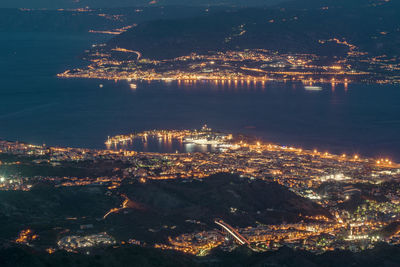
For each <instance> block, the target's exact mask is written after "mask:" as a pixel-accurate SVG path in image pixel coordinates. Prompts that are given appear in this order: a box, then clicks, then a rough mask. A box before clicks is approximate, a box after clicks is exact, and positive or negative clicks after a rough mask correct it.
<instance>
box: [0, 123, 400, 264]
mask: <svg viewBox="0 0 400 267" xmlns="http://www.w3.org/2000/svg"><path fill="white" fill-rule="evenodd" d="M151 136H155V137H157V138H161V139H162V140H165V141H166V142H171V140H173V139H177V140H180V142H189V143H192V144H196V145H198V146H212V147H214V148H215V150H214V152H210V151H207V152H195V153H186V152H178V153H155V152H137V151H131V150H128V149H126V148H124V146H123V144H124V143H126V142H130V141H131V140H133V139H134V138H139V139H141V140H142V141H143V142H146V140H148V138H150V137H151ZM106 144H107V146H109V147H108V148H107V149H106V150H92V149H83V148H59V147H58V148H57V147H46V146H36V145H30V144H25V143H19V142H8V141H0V151H1V153H5V154H12V155H17V156H29V159H30V160H31V163H30V164H40V166H63V165H65V164H71V163H74V164H79V163H80V162H84V163H85V164H101V162H103V161H104V160H106V161H108V162H123V163H124V165H123V166H124V167H121V169H119V170H118V173H116V174H114V175H110V176H107V175H105V176H101V177H86V178H83V177H80V178H77V177H57V176H37V177H34V178H29V177H24V176H21V175H18V174H14V175H8V176H7V179H0V190H25V191H29V190H30V188H31V187H32V184H33V183H35V182H37V181H51V182H52V183H53V184H54V185H55V186H56V187H71V186H72V187H84V186H92V185H97V186H98V185H102V186H104V187H105V188H106V190H107V192H109V194H117V195H118V196H119V197H120V198H121V202H120V203H121V204H120V205H119V206H117V207H114V208H111V209H110V210H109V211H106V210H105V211H104V217H103V218H102V220H109V218H110V217H111V216H114V215H115V214H124V212H126V211H128V210H129V209H132V208H134V209H140V208H141V207H140V205H139V204H138V203H135V202H134V201H132V199H129V198H128V197H127V196H126V195H123V194H121V193H119V189H120V187H121V186H122V184H123V183H126V182H127V181H138V182H139V183H142V184H145V183H146V182H147V181H151V180H165V181H168V180H175V179H178V180H181V181H184V180H186V179H189V180H193V179H206V178H207V177H209V176H210V175H213V174H218V173H233V174H237V175H239V176H240V177H242V179H246V180H247V181H248V182H249V183H251V182H252V181H254V180H263V181H265V182H275V183H278V184H280V185H282V186H284V187H286V188H288V189H289V190H290V191H291V192H293V193H295V194H297V195H299V196H301V197H304V198H308V199H309V200H310V201H313V202H315V203H317V204H319V205H321V206H322V207H324V208H325V209H327V210H328V211H329V213H330V214H332V217H331V218H329V217H327V216H325V215H315V216H310V215H301V214H299V218H301V221H300V222H298V223H294V224H285V223H283V224H277V225H263V224H258V225H256V226H249V227H245V228H238V227H235V225H234V224H232V222H230V225H231V226H229V227H228V226H227V224H222V223H220V224H222V225H223V226H224V227H226V228H227V229H225V228H224V227H222V228H221V225H220V226H218V227H217V225H216V226H215V227H216V229H212V228H211V229H208V230H204V231H202V232H193V233H185V234H182V235H178V236H174V237H172V236H171V237H170V238H169V239H168V242H167V243H156V244H152V245H151V246H154V247H157V248H160V249H174V250H179V251H182V252H184V253H190V254H194V255H200V256H201V255H206V254H207V253H208V252H209V251H210V250H211V249H212V248H215V247H221V248H223V249H227V250H231V249H232V248H234V247H235V246H237V245H241V244H246V245H248V246H250V247H251V248H252V249H254V250H260V251H264V250H273V249H277V248H279V247H280V246H283V245H286V246H291V247H294V248H298V249H305V250H309V251H314V252H323V251H327V250H334V249H352V250H361V249H365V248H370V247H373V246H374V244H375V243H377V242H381V241H383V242H387V243H390V244H397V243H400V233H392V234H391V235H386V236H383V235H380V234H377V232H379V231H381V230H382V229H383V228H385V227H387V226H388V225H390V224H391V223H396V222H397V221H399V220H400V215H399V214H400V189H399V188H398V187H397V186H392V185H394V184H396V183H398V182H399V181H400V165H399V164H396V163H394V162H393V161H392V160H389V159H388V158H383V159H382V158H379V159H372V158H365V157H361V156H360V155H352V156H347V155H346V154H340V155H336V154H332V153H330V152H326V151H325V152H319V151H318V150H317V149H314V150H308V149H304V148H297V147H292V146H283V145H278V144H271V143H265V142H263V141H261V140H257V139H254V138H251V137H239V136H235V135H233V134H230V133H221V132H215V131H213V130H212V129H210V128H209V127H203V128H202V129H199V130H153V131H146V132H142V133H136V134H130V135H120V136H115V137H109V138H108V140H107V141H106ZM2 164H7V165H11V166H13V165H15V166H18V164H20V163H19V162H18V161H10V162H3V163H2ZM210 179H211V178H210ZM321 188H324V189H323V190H322V189H321ZM360 194H362V195H365V196H368V199H369V200H368V201H367V202H366V203H365V204H363V205H360V206H359V207H358V208H357V209H356V210H355V211H354V212H349V211H347V210H345V209H344V208H343V206H342V204H343V203H347V202H349V201H352V199H353V198H355V197H357V196H358V195H360ZM377 196H384V197H385V199H387V201H385V202H378V201H376V200H374V199H377ZM229 212H230V213H232V214H235V213H239V212H240V213H242V212H244V211H241V210H240V209H239V208H238V207H231V208H230V210H229ZM221 219H223V218H221ZM218 222H220V221H218ZM188 223H195V224H198V223H202V222H197V221H195V220H193V221H190V222H188ZM165 227H167V228H168V229H173V228H174V226H165ZM224 229H225V230H224ZM228 230H229V231H228ZM149 231H150V230H149ZM34 236H35V234H33V233H32V232H29V231H25V232H21V235H20V237H18V239H17V240H18V242H27V243H29V242H32V240H33V239H34V238H36V237H34ZM235 236H236V237H235ZM377 236H378V237H377ZM242 237H243V239H242ZM130 238H133V237H130ZM245 240H247V241H248V242H249V243H247V241H245ZM114 242H125V243H129V242H128V241H126V240H122V241H116V240H114V239H113V238H112V237H110V236H109V235H106V234H100V235H98V236H96V235H94V236H86V237H79V236H68V237H66V238H64V239H62V240H60V243H59V248H60V249H67V250H75V249H78V248H79V247H80V246H82V247H83V248H85V247H90V246H96V245H97V244H114ZM243 242H244V243H243ZM136 243H138V244H142V243H141V242H140V241H135V244H136Z"/></svg>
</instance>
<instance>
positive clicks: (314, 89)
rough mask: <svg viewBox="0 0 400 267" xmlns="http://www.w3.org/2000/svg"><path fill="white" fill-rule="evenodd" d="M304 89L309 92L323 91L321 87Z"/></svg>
mask: <svg viewBox="0 0 400 267" xmlns="http://www.w3.org/2000/svg"><path fill="white" fill-rule="evenodd" d="M304 89H306V90H307V91H321V90H322V87H321V86H304Z"/></svg>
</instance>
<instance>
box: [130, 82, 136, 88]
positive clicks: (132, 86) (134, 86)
mask: <svg viewBox="0 0 400 267" xmlns="http://www.w3.org/2000/svg"><path fill="white" fill-rule="evenodd" d="M129 86H130V87H131V89H136V88H137V85H136V84H135V83H131V84H129Z"/></svg>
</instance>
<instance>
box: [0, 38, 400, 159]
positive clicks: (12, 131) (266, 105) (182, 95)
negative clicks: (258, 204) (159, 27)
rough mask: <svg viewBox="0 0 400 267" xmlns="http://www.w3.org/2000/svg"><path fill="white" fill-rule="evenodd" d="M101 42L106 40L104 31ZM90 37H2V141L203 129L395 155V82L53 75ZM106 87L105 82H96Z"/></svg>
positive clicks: (100, 140)
mask: <svg viewBox="0 0 400 267" xmlns="http://www.w3.org/2000/svg"><path fill="white" fill-rule="evenodd" d="M103 38H104V37H103ZM101 39H102V37H99V36H94V35H89V34H85V35H71V34H70V35H68V34H54V33H52V34H46V33H40V34H39V33H19V34H14V33H12V34H10V33H2V34H1V35H0V77H1V81H0V138H2V139H8V140H20V141H26V142H31V143H37V144H41V143H46V144H48V145H59V146H73V147H90V148H104V147H105V146H104V141H105V140H106V138H107V136H109V135H116V134H124V133H130V132H134V131H142V130H148V129H162V128H167V129H168V128H179V129H183V128H199V127H201V126H202V125H203V124H204V123H207V124H208V125H209V126H210V127H212V128H215V129H218V130H223V131H230V132H236V133H239V132H240V133H246V134H252V135H256V136H259V137H260V138H262V139H265V140H268V141H271V142H278V143H281V144H287V145H295V146H302V147H306V148H318V149H321V150H329V151H332V152H336V153H342V152H346V153H361V154H363V155H371V156H379V155H385V156H386V155H388V156H392V157H394V158H395V159H397V160H398V161H400V86H395V85H365V84H350V85H349V86H348V89H347V90H345V88H344V86H343V85H337V86H336V88H335V89H334V90H332V88H331V86H330V85H323V87H324V88H323V90H322V91H315V92H310V91H306V90H304V88H303V86H302V85H300V84H284V83H267V84H266V85H265V86H262V85H261V84H256V85H254V84H244V85H243V86H242V85H240V84H238V86H236V87H235V86H234V85H233V84H231V85H228V84H227V83H225V84H224V85H222V84H217V85H216V84H213V83H207V82H204V83H196V84H183V83H182V84H180V85H179V84H178V83H176V82H172V83H161V82H153V83H150V84H149V83H138V88H137V89H136V90H132V89H130V87H129V84H128V83H127V82H125V81H124V82H118V83H115V82H113V81H98V80H84V79H73V80H66V79H58V78H57V77H56V74H57V73H59V72H62V71H64V70H65V69H66V68H69V67H71V66H77V65H79V64H82V62H81V61H80V60H79V55H80V54H81V53H82V52H83V51H84V50H85V49H87V48H89V47H90V45H91V44H92V43H95V42H99V41H101ZM100 84H104V87H103V88H100V87H99V85H100Z"/></svg>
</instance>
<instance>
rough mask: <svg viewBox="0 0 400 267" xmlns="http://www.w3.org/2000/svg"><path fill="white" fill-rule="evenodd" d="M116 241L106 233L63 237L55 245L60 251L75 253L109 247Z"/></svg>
mask: <svg viewBox="0 0 400 267" xmlns="http://www.w3.org/2000/svg"><path fill="white" fill-rule="evenodd" d="M115 243H116V241H115V240H114V238H113V237H111V236H110V235H108V234H107V233H100V234H94V235H87V236H65V237H63V238H61V239H60V240H59V241H58V243H57V245H58V247H59V248H60V249H64V250H67V251H76V250H79V249H87V248H92V247H98V246H110V245H113V244H115Z"/></svg>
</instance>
